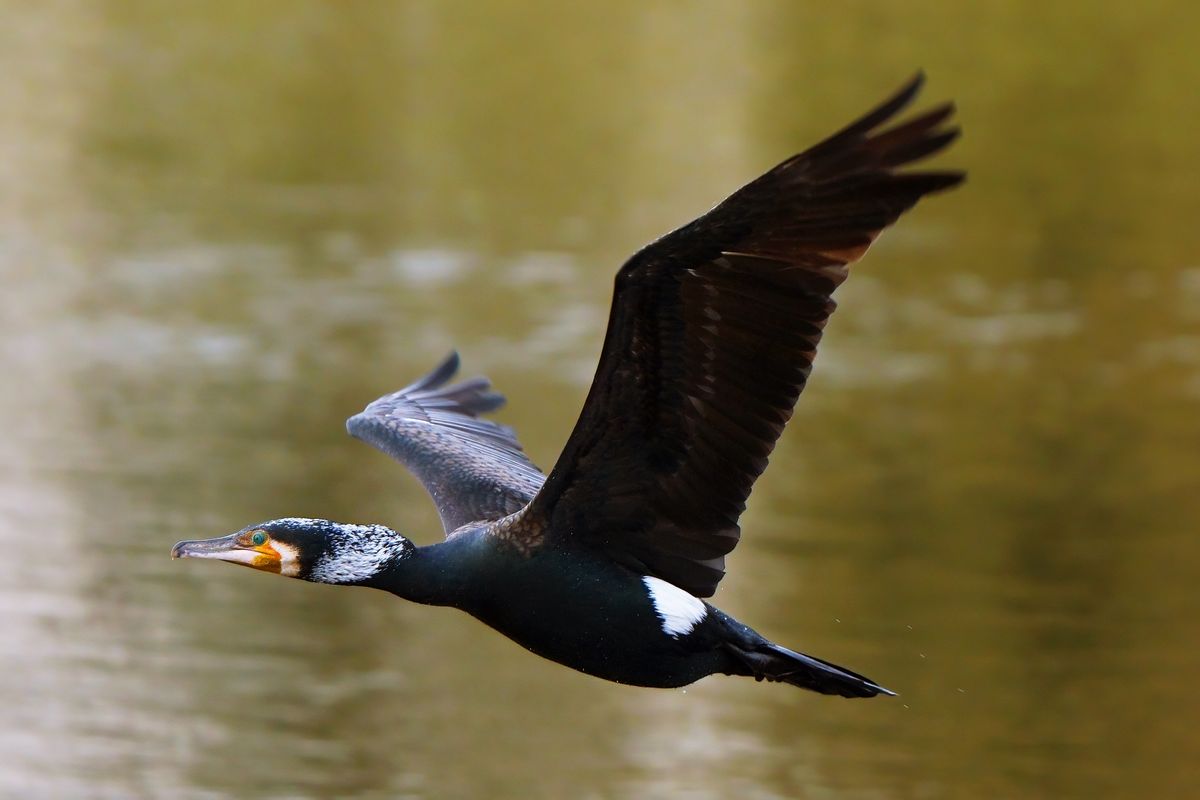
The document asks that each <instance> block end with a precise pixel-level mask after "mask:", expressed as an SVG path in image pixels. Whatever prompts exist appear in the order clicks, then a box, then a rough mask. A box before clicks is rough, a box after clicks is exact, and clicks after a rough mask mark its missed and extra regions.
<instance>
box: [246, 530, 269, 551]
mask: <svg viewBox="0 0 1200 800" xmlns="http://www.w3.org/2000/svg"><path fill="white" fill-rule="evenodd" d="M250 541H252V542H254V545H255V546H256V547H260V546H262V545H264V544H266V543H267V534H265V533H263V532H262V531H255V532H254V535H253V536H251V537H250Z"/></svg>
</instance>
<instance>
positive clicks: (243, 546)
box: [171, 533, 283, 573]
mask: <svg viewBox="0 0 1200 800" xmlns="http://www.w3.org/2000/svg"><path fill="white" fill-rule="evenodd" d="M245 537H246V534H245V533H231V534H230V535H228V536H218V537H217V538H215V539H190V540H188V541H185V542H179V543H178V544H176V545H175V546H174V547H172V548H171V558H215V559H217V560H218V561H228V562H230V563H232V564H242V565H243V566H247V567H253V568H254V569H260V570H263V571H264V572H275V573H278V572H279V571H280V568H281V564H282V561H283V559H282V558H281V557H280V555H279V552H278V551H277V550H276V549H275V548H274V547H272V546H271V542H270V540H268V541H267V542H265V543H264V544H261V545H257V546H256V545H253V544H248V543H247V541H246V538H245Z"/></svg>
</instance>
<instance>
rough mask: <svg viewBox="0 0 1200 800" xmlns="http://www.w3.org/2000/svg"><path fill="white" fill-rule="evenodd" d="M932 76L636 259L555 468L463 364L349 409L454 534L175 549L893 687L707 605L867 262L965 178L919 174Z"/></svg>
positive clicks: (345, 531)
mask: <svg viewBox="0 0 1200 800" xmlns="http://www.w3.org/2000/svg"><path fill="white" fill-rule="evenodd" d="M922 80H923V78H922V76H921V75H919V74H918V75H917V76H916V77H915V78H913V79H912V80H911V81H910V82H909V83H908V84H907V85H905V86H904V87H903V88H902V89H901V90H900V91H899V92H897V93H896V94H895V95H894V96H892V97H891V98H889V99H888V100H886V101H885V102H884V103H882V104H881V105H879V106H878V107H877V108H875V109H874V110H872V111H870V112H869V113H867V114H866V115H864V116H863V117H862V118H860V119H858V120H857V121H855V122H853V123H851V124H850V125H848V126H847V127H845V128H843V129H842V130H840V131H838V132H837V133H835V134H833V135H832V136H830V137H829V138H827V139H825V140H824V141H822V142H821V143H819V144H817V145H815V146H813V147H810V148H809V149H808V150H805V151H804V152H802V153H800V154H799V155H796V156H793V157H791V158H789V159H787V160H786V161H784V162H783V163H781V164H779V165H778V166H777V167H775V168H774V169H772V170H770V171H769V172H767V173H766V174H764V175H762V176H761V177H759V178H757V179H756V180H754V181H752V182H751V183H749V184H747V185H746V186H744V187H742V188H741V189H739V190H737V191H736V192H734V193H733V194H732V195H731V196H730V197H728V198H727V199H726V200H724V201H723V202H721V203H720V204H719V205H717V206H716V207H715V208H713V209H712V210H711V211H709V212H708V213H706V214H704V215H703V216H701V217H700V218H699V219H697V220H695V221H693V222H691V223H689V224H687V225H684V226H683V227H682V228H679V229H678V230H676V231H674V232H672V233H669V234H667V235H666V236H664V237H662V238H660V239H658V240H657V241H654V242H652V243H651V244H649V245H647V246H646V247H644V248H643V249H642V250H640V251H639V252H638V253H637V254H636V255H634V256H633V257H632V258H630V259H629V260H628V261H627V262H626V263H625V265H624V266H623V267H621V270H620V271H619V272H618V273H617V277H616V286H615V289H614V292H613V301H612V310H611V313H610V316H609V321H608V332H607V336H606V338H605V341H604V346H603V350H602V352H601V355H600V362H599V366H598V367H597V369H596V375H595V379H594V380H593V382H592V386H591V390H590V391H589V393H588V396H587V400H586V401H585V403H584V406H583V410H582V412H581V414H580V416H579V420H578V422H577V423H576V425H575V428H574V430H573V431H572V433H571V435H570V437H569V438H568V440H567V443H566V446H565V447H564V448H563V450H562V454H561V455H560V456H559V458H558V461H557V463H556V464H555V465H554V468H553V469H552V470H550V474H549V475H546V474H544V473H542V472H541V471H540V470H539V469H538V468H537V467H536V466H534V464H533V462H532V461H530V459H529V458H528V457H527V456H526V455H525V453H524V452H523V450H522V448H521V445H520V443H519V442H518V441H517V439H516V436H515V434H514V433H513V431H512V430H511V429H510V428H508V427H505V426H502V425H500V424H497V423H495V422H492V421H490V420H487V419H484V418H483V415H485V414H487V413H488V412H491V411H494V410H495V409H497V408H499V407H500V406H501V405H502V404H503V402H504V398H503V397H502V396H501V395H499V394H497V393H496V392H494V391H492V389H491V386H490V384H489V383H488V381H487V380H486V379H484V378H475V379H472V380H466V381H462V382H460V383H451V379H452V377H453V376H454V374H455V372H456V371H457V368H458V356H457V354H451V355H450V357H449V358H447V359H446V360H445V361H444V362H443V363H442V364H441V365H440V366H438V367H437V368H436V369H434V370H433V371H432V372H431V373H429V374H428V375H426V376H425V377H424V378H421V379H420V380H418V381H417V382H416V383H413V384H412V385H411V386H408V387H406V388H404V389H401V390H400V391H398V392H395V393H393V394H389V395H386V396H384V397H381V398H379V399H378V400H375V401H374V402H372V403H371V404H369V405H368V406H367V407H366V408H365V409H364V410H363V411H362V412H361V413H359V414H355V415H354V416H353V417H351V418H350V419H349V420H348V421H347V423H346V428H347V430H348V431H349V432H350V434H352V435H353V436H355V437H357V438H359V439H362V440H363V441H365V442H367V443H368V444H370V445H372V446H374V447H376V448H378V449H379V450H382V451H383V452H384V453H387V454H388V455H389V456H391V457H393V458H394V459H396V460H397V461H399V462H400V463H401V464H403V465H404V466H405V467H406V468H407V469H408V470H409V471H410V472H411V473H412V474H413V475H414V476H415V477H416V478H417V479H418V480H419V481H420V482H421V483H422V484H423V485H424V487H425V489H426V490H427V491H428V492H429V494H430V495H431V496H432V498H433V501H434V502H435V503H436V505H437V509H438V512H439V514H440V517H441V522H442V525H443V527H444V529H445V540H444V541H440V542H438V543H436V544H432V545H429V546H425V547H418V546H416V545H414V544H413V543H412V542H411V541H410V540H409V539H407V538H405V537H404V536H401V535H400V534H399V533H396V532H395V531H393V530H391V529H390V528H387V527H385V526H383V525H353V524H343V523H338V522H332V521H329V520H323V519H300V518H285V519H276V520H271V521H269V522H263V523H259V524H256V525H249V526H247V527H245V528H243V529H242V530H240V531H238V532H236V533H233V534H230V535H228V536H223V537H219V538H215V539H203V540H194V541H185V542H180V543H178V544H176V545H175V547H174V549H173V550H172V553H171V554H172V556H175V557H180V558H210V559H218V560H221V561H229V562H233V563H236V564H244V565H246V566H250V567H253V568H255V569H259V570H263V571H266V572H273V573H278V574H280V575H286V576H288V577H292V578H301V579H303V580H308V581H313V582H317V583H330V584H341V585H349V586H367V587H372V588H376V589H383V590H385V591H388V592H391V593H393V594H396V595H398V596H400V597H402V598H405V599H408V600H413V601H416V602H418V603H425V604H430V605H439V606H452V607H454V608H458V609H461V610H463V611H465V612H467V613H468V614H471V615H472V616H474V617H476V618H477V619H479V620H481V621H482V622H484V623H486V624H487V625H490V626H491V627H493V628H495V629H496V630H498V631H500V632H501V633H503V634H504V635H506V636H508V637H509V638H511V639H513V640H514V641H516V642H518V643H519V644H521V645H522V646H524V647H525V648H527V649H528V650H530V651H532V652H534V653H537V654H538V655H541V656H544V657H545V658H548V659H550V660H552V661H556V662H558V663H560V664H564V665H566V666H568V667H571V668H573V669H576V670H579V671H581V672H585V673H587V674H589V675H594V676H597V677H600V678H605V679H607V680H610V681H617V682H619V683H625V684H633V685H638V686H656V687H677V686H683V685H686V684H689V683H692V682H693V681H696V680H699V679H700V678H703V677H705V676H707V675H712V674H725V675H744V676H750V677H753V678H755V679H757V680H764V679H765V680H767V681H777V682H783V683H788V684H791V685H793V686H800V687H802V688H805V689H811V690H813V691H816V692H821V693H822V694H832V695H841V696H843V697H873V696H876V695H879V694H892V692H890V691H888V690H887V689H885V688H883V687H882V686H880V685H879V684H878V683H876V682H875V681H873V680H870V679H869V678H866V677H864V676H862V675H859V674H857V673H854V672H851V671H850V670H848V669H846V668H844V667H839V666H836V665H834V664H832V663H829V662H827V661H823V660H821V659H819V658H815V657H813V656H809V655H804V654H803V653H798V652H795V651H793V650H789V649H788V648H786V647H782V646H780V645H778V644H775V643H773V642H771V641H769V640H768V639H767V638H765V637H763V636H762V635H760V634H759V633H757V632H756V631H754V630H753V629H751V628H750V627H748V626H747V625H744V624H743V623H741V622H739V621H737V620H735V619H734V618H733V617H731V616H729V615H728V614H726V613H725V612H723V611H721V610H720V609H718V608H716V607H715V606H713V605H712V604H710V603H709V602H708V601H707V599H706V598H709V597H711V596H712V595H713V593H714V592H715V591H716V588H717V585H718V583H719V582H720V580H721V578H722V576H723V575H724V574H725V556H726V555H728V553H729V552H730V551H731V550H733V548H734V547H735V546H736V545H737V543H738V539H739V537H740V536H741V529H740V528H739V526H738V518H739V516H740V515H741V513H742V511H743V509H744V508H745V504H746V498H747V497H748V496H749V494H750V490H751V487H752V486H753V485H754V481H755V479H756V478H758V476H759V475H760V474H762V471H763V470H764V469H765V468H766V466H767V457H768V456H769V454H770V453H771V450H772V449H773V448H774V446H775V442H776V440H777V439H778V438H779V435H780V433H781V432H782V431H783V428H784V425H785V424H786V423H787V421H788V419H789V417H790V416H791V414H792V409H793V407H794V405H795V403H796V399H797V397H798V396H799V395H800V392H801V390H802V389H803V388H804V385H805V383H806V381H807V380H808V375H809V372H810V371H811V369H812V363H813V357H814V356H815V355H816V350H817V343H818V342H819V341H820V339H821V334H822V331H823V329H824V328H825V323H826V322H827V320H828V319H829V316H830V314H831V313H832V312H833V309H834V301H833V299H832V295H833V292H834V290H835V289H836V288H837V287H838V286H839V285H840V284H841V283H842V281H844V280H845V279H846V276H847V273H848V267H849V265H850V264H851V263H853V262H855V261H857V260H858V259H859V258H861V257H862V255H863V254H864V253H865V252H866V251H867V248H868V247H870V245H871V243H872V242H873V241H874V240H875V238H876V237H877V236H878V235H879V233H880V232H881V231H882V230H883V229H884V228H886V227H888V226H889V225H891V224H892V223H893V222H895V221H896V219H897V218H898V217H899V216H900V215H901V214H902V213H904V212H905V211H907V210H908V209H910V208H911V207H912V206H913V205H915V204H916V202H917V201H918V200H919V199H921V198H922V197H924V196H925V195H927V194H931V193H934V192H939V191H942V190H945V189H949V188H950V187H953V186H956V185H957V184H959V183H960V182H962V180H963V178H964V173H962V172H959V171H932V170H922V171H911V170H910V171H901V169H902V168H903V167H905V166H907V165H909V164H911V163H913V162H915V161H918V160H919V159H923V158H925V157H927V156H931V155H933V154H935V153H937V152H939V151H940V150H942V149H943V148H945V147H946V146H947V145H948V144H950V142H951V141H953V140H954V139H955V137H956V136H957V135H958V129H957V128H955V127H952V126H950V124H949V119H950V116H951V114H952V113H953V110H954V108H953V105H952V104H950V103H946V104H943V105H940V106H938V107H936V108H934V109H933V110H931V111H928V112H926V113H924V114H921V115H919V116H916V117H915V118H913V119H911V120H910V121H907V122H903V123H899V124H896V123H894V122H893V120H894V119H895V117H896V115H897V114H899V113H900V112H901V111H902V110H903V109H904V108H905V107H906V106H908V105H909V104H910V103H911V101H912V100H913V98H914V97H915V96H916V95H917V92H918V90H919V89H920V87H921V84H922Z"/></svg>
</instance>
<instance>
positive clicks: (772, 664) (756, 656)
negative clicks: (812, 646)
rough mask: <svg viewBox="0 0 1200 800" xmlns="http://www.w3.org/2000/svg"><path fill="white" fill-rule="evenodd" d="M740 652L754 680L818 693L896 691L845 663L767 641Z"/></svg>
mask: <svg viewBox="0 0 1200 800" xmlns="http://www.w3.org/2000/svg"><path fill="white" fill-rule="evenodd" d="M739 655H740V656H741V658H742V659H743V661H744V662H745V663H746V666H748V667H749V668H750V670H751V672H752V674H753V675H754V678H755V680H764V679H765V680H768V681H777V682H780V683H789V684H791V685H792V686H799V687H801V688H803V689H809V690H811V691H814V692H820V693H821V694H836V695H841V696H842V697H875V696H876V695H880V694H886V695H889V696H892V697H894V696H895V695H896V693H895V692H893V691H891V690H889V689H885V688H883V687H882V686H880V685H879V684H877V683H875V681H873V680H871V679H870V678H867V677H865V676H863V675H859V674H858V673H856V672H851V671H850V670H848V669H846V668H845V667H839V666H838V665H836V664H830V663H829V662H828V661H822V660H821V659H819V658H814V657H813V656H809V655H805V654H804V653H797V652H795V651H794V650H788V649H787V648H786V647H780V646H779V645H777V644H773V643H771V642H766V643H764V644H763V645H761V646H759V647H757V648H755V649H754V650H753V651H744V650H743V651H741V652H740V653H739Z"/></svg>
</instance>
